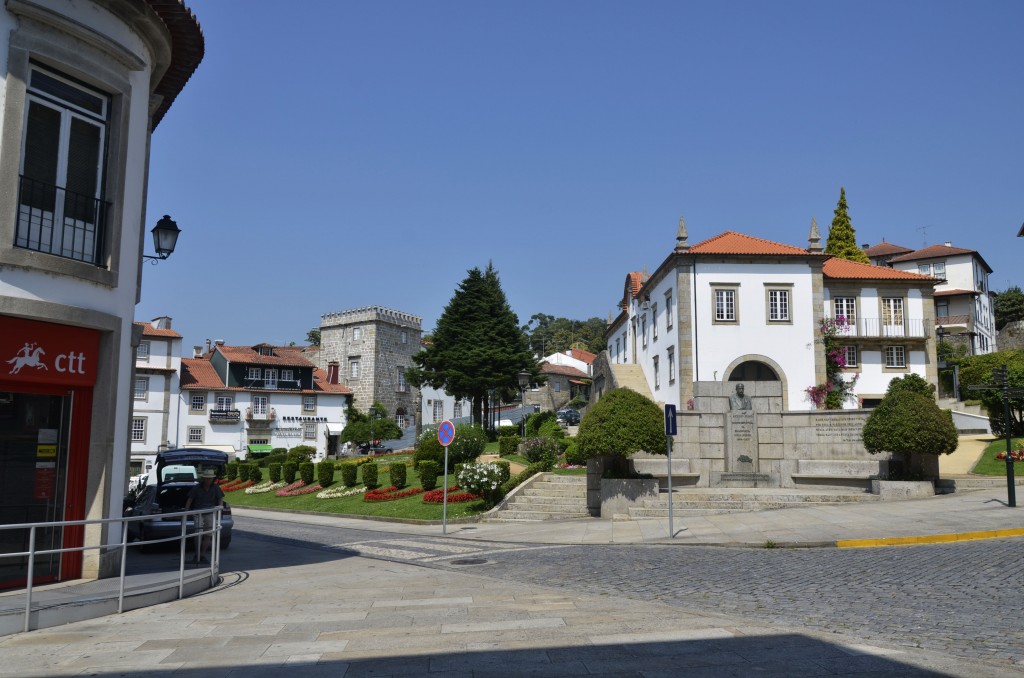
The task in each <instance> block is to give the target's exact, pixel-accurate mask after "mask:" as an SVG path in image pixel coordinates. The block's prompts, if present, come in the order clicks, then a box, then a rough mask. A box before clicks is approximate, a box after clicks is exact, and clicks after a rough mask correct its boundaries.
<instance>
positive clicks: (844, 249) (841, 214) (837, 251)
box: [825, 187, 871, 264]
mask: <svg viewBox="0 0 1024 678" xmlns="http://www.w3.org/2000/svg"><path fill="white" fill-rule="evenodd" d="M825 254H831V255H832V256H834V257H838V258H840V259H848V260H849V261H858V262H860V263H862V264H870V263H871V261H870V260H869V259H868V255H867V254H865V253H864V250H862V249H861V248H860V246H859V245H857V233H856V231H854V230H853V224H852V223H850V214H849V211H848V208H847V206H846V188H844V187H840V188H839V203H838V204H837V205H836V212H835V216H834V217H833V218H832V227H831V228H830V229H829V230H828V240H827V241H826V243H825Z"/></svg>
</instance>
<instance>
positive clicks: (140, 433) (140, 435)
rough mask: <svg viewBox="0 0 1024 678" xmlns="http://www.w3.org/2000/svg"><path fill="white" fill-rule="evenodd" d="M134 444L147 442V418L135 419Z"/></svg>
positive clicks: (133, 427)
mask: <svg viewBox="0 0 1024 678" xmlns="http://www.w3.org/2000/svg"><path fill="white" fill-rule="evenodd" d="M132 442H133V443H144V442H146V418H145V417H134V418H133V419H132Z"/></svg>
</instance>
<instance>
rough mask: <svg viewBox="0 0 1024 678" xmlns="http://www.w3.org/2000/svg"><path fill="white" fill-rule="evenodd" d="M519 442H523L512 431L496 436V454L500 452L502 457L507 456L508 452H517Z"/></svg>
mask: <svg viewBox="0 0 1024 678" xmlns="http://www.w3.org/2000/svg"><path fill="white" fill-rule="evenodd" d="M502 428H508V427H507V426H503V427H502ZM521 442H523V439H522V438H520V437H519V436H518V435H516V434H515V433H513V434H511V435H503V436H501V437H500V438H498V454H500V455H501V456H503V457H507V456H509V455H510V454H516V453H518V452H519V443H521Z"/></svg>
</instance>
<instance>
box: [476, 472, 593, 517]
mask: <svg viewBox="0 0 1024 678" xmlns="http://www.w3.org/2000/svg"><path fill="white" fill-rule="evenodd" d="M589 517H590V512H589V511H587V478H586V476H560V475H555V474H554V473H544V474H541V475H540V476H538V477H537V478H536V479H534V480H533V481H532V482H530V483H529V484H528V485H526V486H525V487H520V488H519V490H518V491H517V492H516V493H515V494H514V495H512V496H511V497H510V498H509V499H508V501H507V502H505V504H503V505H502V506H501V507H500V508H499V509H498V510H497V511H495V512H494V513H492V514H491V515H490V516H489V517H488V518H487V519H486V520H487V521H489V522H519V521H536V520H566V519H570V518H589Z"/></svg>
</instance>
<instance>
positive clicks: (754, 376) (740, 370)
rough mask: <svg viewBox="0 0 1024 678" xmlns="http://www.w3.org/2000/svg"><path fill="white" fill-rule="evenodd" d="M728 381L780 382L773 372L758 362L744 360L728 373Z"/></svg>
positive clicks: (770, 368)
mask: <svg viewBox="0 0 1024 678" xmlns="http://www.w3.org/2000/svg"><path fill="white" fill-rule="evenodd" d="M729 381H780V379H779V375H778V374H776V372H775V370H773V369H772V367H771V366H770V365H768V364H766V363H763V362H761V361H760V360H745V361H744V362H741V363H740V364H739V365H737V366H736V367H734V368H733V370H732V372H730V373H729Z"/></svg>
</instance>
